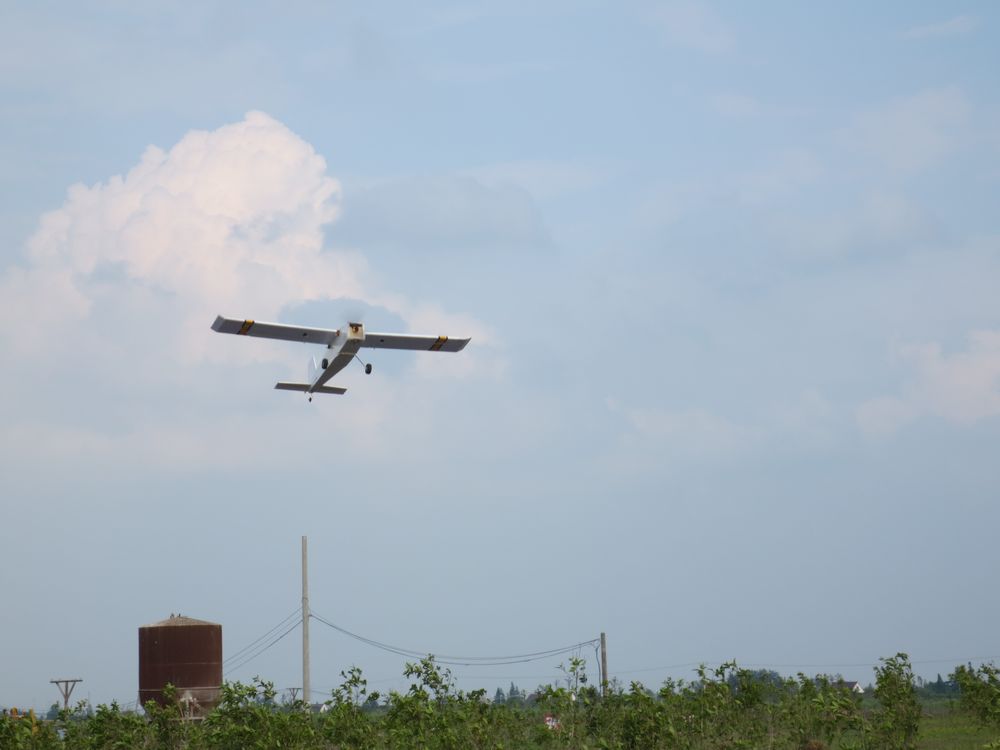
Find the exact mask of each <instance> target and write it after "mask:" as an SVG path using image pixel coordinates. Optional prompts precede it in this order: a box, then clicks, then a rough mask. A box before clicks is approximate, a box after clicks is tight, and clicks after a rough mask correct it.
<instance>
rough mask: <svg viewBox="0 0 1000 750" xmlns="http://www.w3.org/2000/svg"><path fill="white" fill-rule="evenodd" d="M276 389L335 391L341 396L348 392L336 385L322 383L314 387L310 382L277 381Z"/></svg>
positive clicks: (304, 391)
mask: <svg viewBox="0 0 1000 750" xmlns="http://www.w3.org/2000/svg"><path fill="white" fill-rule="evenodd" d="M274 387H275V389H277V390H279V391H301V392H302V393H333V394H336V395H338V396H341V395H343V394H345V393H347V389H346V388H340V387H338V386H335V385H320V386H317V387H316V388H313V387H312V386H311V385H310V384H309V383H275V384H274Z"/></svg>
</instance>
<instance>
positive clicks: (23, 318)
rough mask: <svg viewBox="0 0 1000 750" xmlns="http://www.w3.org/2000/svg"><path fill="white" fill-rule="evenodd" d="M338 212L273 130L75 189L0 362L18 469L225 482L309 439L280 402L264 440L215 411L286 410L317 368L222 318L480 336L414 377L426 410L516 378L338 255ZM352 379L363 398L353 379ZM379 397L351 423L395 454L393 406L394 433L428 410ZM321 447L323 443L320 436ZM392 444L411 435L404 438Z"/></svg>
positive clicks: (289, 143) (0, 294)
mask: <svg viewBox="0 0 1000 750" xmlns="http://www.w3.org/2000/svg"><path fill="white" fill-rule="evenodd" d="M340 196H341V188H340V185H339V183H338V182H337V180H335V179H334V178H332V177H331V176H330V175H329V174H328V173H327V167H326V163H325V161H324V159H323V158H322V157H321V156H320V155H318V154H317V153H316V152H315V150H314V149H313V148H312V147H311V146H310V145H309V144H308V143H306V142H305V141H304V140H302V139H301V138H300V137H299V136H297V135H296V134H295V133H293V132H291V131H290V130H289V129H288V128H287V127H285V126H284V125H283V124H281V123H280V122H278V121H277V120H275V119H274V118H272V117H270V116H268V115H266V114H264V113H261V112H251V113H249V114H248V115H246V117H245V118H244V119H243V120H241V121H239V122H236V123H232V124H228V125H225V126H223V127H220V128H218V129H216V130H212V131H192V132H189V133H188V134H187V135H185V136H184V137H183V138H182V139H181V140H180V141H179V142H178V143H177V144H176V145H174V146H173V147H172V148H169V149H166V150H164V149H161V148H157V147H154V146H151V147H149V148H148V149H147V150H146V152H145V153H144V154H143V155H142V158H141V159H140V160H139V163H138V164H136V166H135V167H133V168H132V169H131V170H129V171H128V172H127V173H126V174H124V175H118V176H114V177H111V178H110V179H108V180H106V181H104V182H101V183H98V184H95V185H90V186H85V185H75V186H73V187H72V188H70V190H69V192H68V195H67V197H66V200H65V202H64V203H63V205H62V206H61V207H59V208H58V209H56V210H54V211H51V212H49V213H47V214H45V215H44V216H43V217H42V218H41V220H40V223H39V226H38V229H37V231H36V232H35V233H34V235H33V236H32V237H31V238H30V240H29V241H28V243H27V245H26V247H25V253H24V255H23V257H22V259H21V261H20V262H19V263H18V264H17V265H14V266H10V267H8V268H7V269H5V270H3V271H2V272H0V313H2V314H4V315H5V316H6V318H7V319H8V320H12V321H17V325H9V326H5V327H4V328H3V329H2V330H0V346H2V347H3V348H4V349H5V351H7V352H8V353H10V354H12V355H13V356H12V357H11V366H10V367H8V368H5V370H4V372H3V373H2V374H0V377H2V378H3V381H4V382H2V383H0V386H3V387H2V392H4V393H5V394H7V396H6V397H5V402H4V403H2V404H0V406H3V407H4V411H5V416H6V417H7V419H6V422H5V425H4V429H3V430H0V446H2V447H3V448H4V452H5V455H8V456H15V455H16V456H20V457H21V458H22V459H23V462H28V461H29V460H30V459H31V457H35V458H39V456H41V455H42V453H43V452H44V451H46V450H48V451H55V452H57V453H60V452H61V453H65V454H67V455H74V456H76V457H77V458H78V459H79V460H80V461H82V462H84V463H92V464H93V465H96V466H102V465H105V462H112V461H114V460H115V459H116V457H117V458H118V459H120V460H125V461H127V465H130V466H132V465H135V466H147V467H163V466H169V465H171V464H172V463H177V464H180V465H185V466H197V465H204V464H206V462H207V463H208V464H211V463H212V460H213V459H212V457H213V456H215V455H216V454H217V452H218V446H220V445H224V444H226V443H227V442H229V443H232V442H233V440H232V439H233V436H234V435H240V434H242V435H250V434H255V435H256V442H255V445H257V446H259V448H258V450H259V451H262V452H264V453H266V452H267V450H268V446H271V447H273V446H272V445H271V444H272V442H273V440H275V439H277V438H275V437H274V436H275V435H290V434H296V428H297V425H296V422H297V421H298V420H299V419H300V418H301V414H295V415H289V414H285V413H283V412H281V411H277V412H276V411H274V410H275V409H279V406H278V405H280V404H284V405H286V406H287V403H288V399H284V400H282V396H281V395H279V396H277V400H271V401H260V402H259V403H258V405H257V409H258V411H259V412H261V413H260V414H259V416H261V417H264V416H265V415H266V418H262V419H259V420H256V421H255V422H254V424H255V426H254V427H251V426H250V425H249V424H248V423H246V422H245V417H246V415H245V414H241V413H237V412H233V411H231V408H232V407H225V408H223V409H222V411H220V412H215V413H212V414H209V413H208V412H206V410H205V409H204V404H205V401H206V400H207V399H212V398H217V397H218V396H219V395H220V394H223V393H226V394H229V395H230V397H232V395H233V394H234V393H238V392H245V389H248V388H252V389H254V390H253V391H252V392H253V393H258V394H262V395H271V394H269V393H268V392H267V389H269V388H270V386H271V385H272V384H273V382H274V380H273V379H277V378H278V377H286V376H289V375H290V376H292V377H294V376H295V375H297V374H298V373H299V372H301V371H302V370H303V369H304V368H305V363H306V360H307V359H308V356H309V355H311V354H313V353H314V352H313V351H308V352H307V351H297V352H296V353H295V354H291V353H290V352H289V347H294V346H295V345H284V344H280V343H277V342H262V341H258V342H255V345H252V346H250V345H247V343H248V342H246V341H240V340H236V339H235V337H223V336H219V335H218V334H215V333H212V331H211V330H210V328H209V326H210V324H211V322H212V320H213V319H214V317H215V315H216V314H219V313H222V314H225V315H229V316H234V317H239V316H246V317H253V318H255V319H259V320H282V319H285V316H286V315H288V314H292V315H295V316H301V315H302V314H304V312H303V311H308V310H309V309H313V308H324V303H326V302H328V301H330V300H338V299H339V300H342V301H343V304H344V305H351V304H356V303H358V304H361V305H363V306H365V307H366V309H378V310H380V311H382V313H383V317H385V318H387V319H390V320H393V321H396V322H395V323H393V324H392V327H393V328H399V327H400V324H401V327H402V329H403V330H404V331H407V330H409V331H416V332H427V333H446V334H449V335H470V336H472V337H473V338H474V339H475V343H476V347H470V350H467V351H466V352H463V353H462V355H461V356H460V357H458V356H457V355H456V356H453V355H442V356H433V355H428V356H429V357H430V358H432V359H435V360H436V364H439V365H441V367H438V368H431V367H429V366H428V367H427V369H426V370H424V369H421V368H423V367H424V366H425V364H427V365H429V363H423V362H420V358H419V357H412V358H411V360H408V362H409V364H408V365H407V367H408V368H409V372H410V373H412V374H416V375H417V376H418V377H417V378H415V379H416V380H419V381H420V383H421V385H422V388H423V390H422V393H421V398H422V399H424V400H425V401H427V402H434V400H435V399H436V398H437V397H438V396H440V395H441V393H442V391H440V390H438V389H436V387H433V384H432V383H430V382H429V381H430V380H432V379H441V378H442V377H443V378H446V379H448V378H449V377H450V378H451V380H452V382H454V379H456V378H468V377H469V376H470V375H477V374H480V373H490V374H491V375H492V374H495V373H497V372H502V367H500V364H501V363H499V362H498V361H497V359H496V357H493V356H492V355H491V354H490V353H489V349H488V348H487V351H486V352H483V345H484V344H486V343H487V342H489V341H490V339H491V333H490V331H489V330H488V329H487V328H486V327H485V326H484V325H483V324H482V323H480V322H479V321H477V320H475V319H474V318H472V317H471V316H455V315H452V314H450V313H449V312H447V311H446V310H445V309H444V307H442V306H441V305H440V303H438V302H432V301H429V300H413V299H411V298H409V297H408V296H407V295H404V294H395V293H392V292H391V291H387V290H384V289H381V288H379V287H378V285H377V281H375V280H373V277H374V274H373V273H372V272H371V271H370V269H369V268H368V265H367V263H366V261H365V259H364V257H363V256H362V255H361V254H360V253H358V252H356V251H333V250H331V249H329V248H327V247H324V236H325V235H324V232H325V230H326V228H327V226H328V225H330V224H331V223H332V222H334V221H335V220H336V219H337V218H338V216H339V214H340V210H341V209H340V205H341V197H340ZM310 304H312V308H311V307H310ZM296 322H304V323H312V324H314V325H323V324H331V325H335V324H337V323H341V322H343V321H342V320H336V321H331V322H328V321H324V320H314V321H307V320H296ZM423 326H427V327H428V330H426V331H424V330H422V327H423ZM50 353H51V354H50ZM477 354H481V355H482V358H480V357H477ZM296 355H297V356H296ZM491 357H492V358H491ZM456 359H457V360H460V361H458V362H453V361H451V360H456ZM487 360H488V361H487ZM265 362H266V363H269V364H267V365H266V366H264V367H262V366H261V363H265ZM273 362H281V363H282V364H281V366H280V367H275V366H274V365H273V364H270V363H273ZM296 365H297V366H296ZM244 366H246V367H250V368H251V369H250V370H249V371H240V368H241V367H244ZM286 366H287V367H288V368H289V369H288V370H287V371H286V370H284V368H285V367H286ZM293 368H294V369H293ZM265 370H266V372H265ZM272 378H273V379H272ZM345 379H346V380H347V381H348V384H350V385H353V383H354V382H355V381H354V380H353V376H352V374H351V373H345ZM380 387H381V391H382V396H381V399H382V401H381V402H380V401H379V400H378V398H379V397H375V396H374V395H373V397H372V398H370V399H369V400H367V401H366V402H365V404H364V408H362V407H361V405H360V404H356V405H351V404H348V405H347V406H346V408H342V409H341V412H340V420H339V422H338V424H339V425H340V426H341V427H344V428H345V429H346V428H348V427H351V428H353V429H354V430H355V432H356V434H364V430H366V429H367V430H368V431H369V434H374V435H376V436H377V437H376V438H373V439H372V441H370V444H371V445H374V443H375V442H377V440H379V439H384V438H385V434H384V432H382V431H381V430H383V429H384V427H385V424H386V422H385V419H379V418H378V414H379V413H380V407H379V403H382V404H396V405H397V406H396V407H395V409H393V408H390V407H385V408H382V409H381V413H383V414H386V415H389V414H393V415H395V416H396V417H399V416H400V415H401V414H404V413H406V412H407V410H408V409H409V410H412V408H413V407H412V404H413V403H414V398H413V397H412V395H411V393H412V391H411V390H409V389H411V388H413V387H415V386H414V385H412V384H408V385H401V384H400V383H399V382H393V378H392V376H391V373H390V375H389V376H388V377H387V378H383V379H382V380H381V381H380ZM440 387H441V388H444V386H443V385H442V386H440ZM43 390H44V391H51V397H50V398H46V399H43V400H41V404H40V406H35V407H33V408H30V409H29V408H28V407H27V406H26V405H25V404H26V401H27V399H24V398H23V395H24V394H25V393H32V392H36V391H37V392H41V391H43ZM12 393H17V394H20V395H19V396H18V398H17V399H15V398H13V397H11V396H10V394H12ZM285 395H287V394H285ZM317 408H318V407H317ZM427 408H432V407H430V406H428V407H427ZM227 409H229V410H228V411H227ZM241 419H244V421H243V422H241V421H240V420H241ZM423 424H427V421H426V420H425V421H424V422H423ZM311 429H312V430H314V431H315V430H321V429H322V427H321V426H320V425H319V424H318V423H316V422H315V421H314V423H313V424H312V427H311ZM393 429H394V430H395V431H396V432H402V431H403V428H402V427H401V426H400V423H399V420H394V421H393ZM299 431H300V432H302V431H301V430H299ZM302 434H306V433H302ZM269 435H270V436H271V437H268V436H269ZM26 436H29V438H30V439H25V437H26ZM300 437H301V435H300ZM303 439H305V438H303ZM306 444H307V445H310V444H311V445H314V446H322V445H323V442H322V440H318V439H317V440H315V441H308V440H306ZM42 446H47V447H44V448H43V447H42ZM317 449H321V448H317ZM39 451H42V453H40V452H39ZM88 456H90V457H92V458H93V459H94V460H93V461H88ZM199 456H201V457H202V459H201V460H200V461H199V460H196V459H197V458H198V457H199ZM254 456H255V454H254V452H253V451H249V450H248V451H245V455H242V454H241V456H239V457H237V458H238V459H239V460H241V461H242V460H254Z"/></svg>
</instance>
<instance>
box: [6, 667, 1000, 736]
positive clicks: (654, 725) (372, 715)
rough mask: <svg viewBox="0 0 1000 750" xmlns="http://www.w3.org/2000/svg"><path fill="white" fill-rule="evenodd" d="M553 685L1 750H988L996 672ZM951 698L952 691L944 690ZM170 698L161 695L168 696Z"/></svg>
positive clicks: (68, 725) (254, 701)
mask: <svg viewBox="0 0 1000 750" xmlns="http://www.w3.org/2000/svg"><path fill="white" fill-rule="evenodd" d="M563 672H564V674H565V680H563V683H564V684H560V685H558V686H554V685H548V686H542V687H540V688H539V689H538V690H537V691H535V692H534V693H532V694H530V695H528V694H525V693H524V692H523V691H521V690H518V689H517V688H516V687H515V686H513V685H511V689H510V690H509V691H508V692H507V693H506V694H504V692H503V691H502V690H498V691H497V693H496V694H495V695H494V696H493V698H494V700H489V699H487V696H486V694H485V691H482V690H477V691H472V692H463V691H461V690H458V689H456V687H455V682H454V680H453V679H452V675H451V673H450V672H449V671H448V670H446V669H442V668H441V667H440V666H439V665H438V664H437V663H436V662H435V661H434V658H433V657H430V656H429V657H427V658H425V659H422V660H421V661H420V662H419V663H415V664H408V665H407V666H406V670H405V672H404V674H405V675H406V676H407V677H408V678H410V681H411V684H410V687H409V689H408V690H407V691H406V692H395V691H393V692H390V693H388V694H387V695H380V694H378V693H376V692H369V691H368V686H367V683H366V681H365V679H364V676H363V675H362V673H361V670H360V669H358V668H356V667H355V668H352V669H350V670H348V671H347V672H345V673H343V674H342V677H343V680H344V681H343V683H342V684H341V686H340V687H338V688H337V689H336V690H335V691H333V695H332V696H331V698H330V700H328V701H327V702H326V703H325V705H324V706H323V710H322V711H321V712H315V711H308V710H306V706H304V705H303V704H302V703H301V702H297V703H292V704H279V703H278V702H277V701H276V700H275V697H276V692H275V690H274V687H273V685H272V684H271V683H269V682H266V681H264V680H261V679H259V678H258V679H255V680H254V681H253V682H252V683H251V684H249V685H246V684H242V683H238V682H236V683H227V684H226V685H224V686H223V689H222V696H221V702H220V704H219V706H218V707H217V708H216V709H215V710H214V711H212V712H211V713H210V714H209V715H208V716H207V717H205V718H204V719H203V720H201V721H189V720H184V719H183V717H182V711H181V708H180V705H179V704H178V703H177V702H176V701H174V700H168V701H167V706H166V707H165V708H162V707H160V706H158V705H157V704H155V703H150V704H148V705H147V706H146V710H145V713H144V714H138V713H133V712H128V711H123V710H121V708H120V707H119V706H118V705H116V704H114V703H113V704H111V705H110V706H99V707H97V709H96V710H93V711H91V710H90V709H89V708H88V707H87V706H86V705H85V704H80V705H79V706H78V707H77V708H76V709H75V710H70V711H59V712H57V713H54V714H53V716H54V718H51V719H44V720H40V719H36V718H34V717H19V718H13V717H9V716H4V717H3V718H2V719H0V748H2V749H3V750H21V749H22V748H23V749H25V750H27V749H28V748H31V749H33V750H34V749H38V750H43V749H44V750H47V749H48V748H53V749H57V748H58V749H60V750H103V749H105V748H107V749H109V750H111V749H115V750H117V749H118V748H123V749H124V748H148V749H149V750H153V749H157V750H159V749H161V748H162V749H164V750H182V749H183V750H201V749H202V748H204V749H205V750H237V749H239V750H242V749H243V748H260V749H261V750H263V749H265V748H267V749H270V748H282V749H292V750H294V749H296V748H302V749H303V750H304V749H306V748H309V749H313V748H316V749H319V748H322V749H324V750H340V749H345V750H346V749H347V748H357V750H380V749H382V748H422V749H423V748H426V749H427V750H438V749H440V750H450V749H452V748H454V749H455V750H458V749H462V750H464V749H465V748H482V749H484V750H485V749H495V750H501V749H504V748H506V749H511V748H538V749H548V748H551V749H552V750H559V749H561V748H567V749H568V748H574V749H577V748H593V749H594V750H598V749H599V750H647V749H648V750H656V749H658V748H663V749H664V750H667V749H669V750H675V749H676V750H710V749H711V750H716V749H717V750H723V749H724V750H738V749H740V748H748V749H749V748H755V749H758V748H759V749H764V748H771V749H774V750H778V749H782V750H784V749H787V750H852V749H855V750H897V749H898V750H916V749H918V748H920V749H924V750H928V749H930V748H951V749H960V748H970V749H971V748H985V747H989V748H1000V740H998V739H997V737H998V736H1000V672H998V670H997V668H996V667H993V666H992V665H986V666H982V667H980V668H978V669H973V668H972V667H971V665H970V666H962V667H958V668H957V669H956V670H955V673H954V675H952V676H950V679H949V680H948V682H945V681H944V680H942V679H941V678H940V677H939V678H938V680H937V681H936V682H930V683H927V684H919V681H917V680H915V679H914V676H913V673H912V669H911V666H910V662H909V659H908V658H907V656H906V654H897V655H896V656H893V657H891V658H888V659H883V660H882V661H881V664H880V666H879V667H878V668H876V684H875V686H874V691H873V692H874V695H873V696H866V697H864V698H862V696H859V695H857V694H856V693H854V692H852V691H851V690H850V689H849V688H848V686H847V685H846V684H845V683H844V682H843V681H842V680H839V679H836V678H835V679H829V678H826V677H808V676H806V675H803V674H799V675H798V676H797V677H795V678H790V679H786V678H782V677H780V676H779V675H777V674H776V673H773V672H763V671H751V670H746V669H740V668H739V667H738V666H737V665H736V664H735V663H727V664H723V665H722V666H720V667H718V668H717V669H708V668H705V667H702V668H701V669H699V670H698V673H697V679H695V680H693V681H691V682H684V681H680V682H675V681H672V680H668V681H667V682H665V683H664V684H663V685H662V686H661V687H660V689H659V690H658V691H656V692H653V691H651V690H649V689H647V688H646V687H644V686H643V685H642V684H640V683H638V682H633V683H632V684H631V686H629V688H627V689H624V688H622V687H620V686H616V687H615V689H613V690H611V691H610V694H609V695H608V696H606V697H603V696H601V694H600V691H599V690H598V689H597V688H596V687H595V686H593V685H591V684H589V683H588V680H587V675H586V673H585V671H584V661H583V660H582V659H571V660H570V662H569V664H568V665H566V666H565V667H564V668H563ZM949 686H951V687H949ZM168 695H169V697H170V698H173V693H169V692H168Z"/></svg>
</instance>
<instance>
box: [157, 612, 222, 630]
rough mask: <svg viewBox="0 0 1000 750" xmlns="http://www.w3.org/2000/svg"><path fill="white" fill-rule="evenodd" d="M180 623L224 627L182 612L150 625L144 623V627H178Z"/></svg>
mask: <svg viewBox="0 0 1000 750" xmlns="http://www.w3.org/2000/svg"><path fill="white" fill-rule="evenodd" d="M179 625H214V626H216V627H222V626H221V625H219V623H217V622H209V621H208V620H196V619H195V618H193V617H185V616H184V615H182V614H176V615H175V614H171V615H170V617H168V618H167V619H166V620H160V621H159V622H152V623H150V624H149V625H143V626H142V627H144V628H165V627H176V626H179Z"/></svg>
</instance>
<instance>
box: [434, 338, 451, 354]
mask: <svg viewBox="0 0 1000 750" xmlns="http://www.w3.org/2000/svg"><path fill="white" fill-rule="evenodd" d="M447 340H448V337H447V336H438V340H437V341H435V342H434V343H433V344H431V348H430V351H432V352H436V351H438V350H439V349H440V348H441V347H442V346H444V342H445V341H447Z"/></svg>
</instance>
